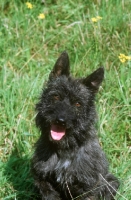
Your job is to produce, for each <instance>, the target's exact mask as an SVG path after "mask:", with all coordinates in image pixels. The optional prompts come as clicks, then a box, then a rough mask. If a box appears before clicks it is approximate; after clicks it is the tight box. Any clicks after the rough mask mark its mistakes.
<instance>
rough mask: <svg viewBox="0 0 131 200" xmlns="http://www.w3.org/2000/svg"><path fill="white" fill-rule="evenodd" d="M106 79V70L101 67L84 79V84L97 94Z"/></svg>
mask: <svg viewBox="0 0 131 200" xmlns="http://www.w3.org/2000/svg"><path fill="white" fill-rule="evenodd" d="M103 79H104V68H103V67H100V68H98V69H97V70H96V71H94V72H93V73H92V74H90V75H89V76H87V77H86V78H85V79H83V84H84V85H86V86H87V87H88V88H89V89H91V90H92V91H93V92H97V91H98V90H99V87H100V85H101V83H102V81H103Z"/></svg>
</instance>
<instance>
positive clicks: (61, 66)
mask: <svg viewBox="0 0 131 200" xmlns="http://www.w3.org/2000/svg"><path fill="white" fill-rule="evenodd" d="M69 74H70V62H69V56H68V53H67V52H66V51H63V52H62V53H61V55H60V57H59V58H58V59H57V61H56V63H55V65H54V67H53V70H52V71H51V73H50V75H49V78H50V79H51V78H56V77H58V76H61V75H65V76H69Z"/></svg>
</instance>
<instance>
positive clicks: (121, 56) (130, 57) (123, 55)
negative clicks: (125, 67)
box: [118, 53, 131, 63]
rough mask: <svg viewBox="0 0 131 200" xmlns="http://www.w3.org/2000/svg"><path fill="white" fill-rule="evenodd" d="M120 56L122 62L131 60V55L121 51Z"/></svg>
mask: <svg viewBox="0 0 131 200" xmlns="http://www.w3.org/2000/svg"><path fill="white" fill-rule="evenodd" d="M118 58H119V59H120V61H121V62H122V63H125V62H126V61H127V60H131V56H126V55H125V54H123V53H120V55H119V56H118Z"/></svg>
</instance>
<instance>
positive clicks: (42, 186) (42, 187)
mask: <svg viewBox="0 0 131 200" xmlns="http://www.w3.org/2000/svg"><path fill="white" fill-rule="evenodd" d="M36 186H37V188H38V189H39V191H40V194H41V197H42V200H61V198H60V195H59V193H58V192H57V191H55V189H54V188H53V187H52V185H51V184H50V183H49V182H46V181H37V182H36Z"/></svg>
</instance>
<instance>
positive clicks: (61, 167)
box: [54, 159, 71, 183]
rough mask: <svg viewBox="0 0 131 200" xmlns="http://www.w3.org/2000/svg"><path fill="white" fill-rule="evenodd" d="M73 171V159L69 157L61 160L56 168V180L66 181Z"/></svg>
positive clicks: (59, 181)
mask: <svg viewBox="0 0 131 200" xmlns="http://www.w3.org/2000/svg"><path fill="white" fill-rule="evenodd" d="M70 171H71V161H70V160H69V159H65V160H64V159H63V160H59V161H58V162H57V164H56V166H55V168H54V172H55V177H56V181H57V182H58V183H62V182H65V181H66V180H67V179H68V175H69V174H70Z"/></svg>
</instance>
